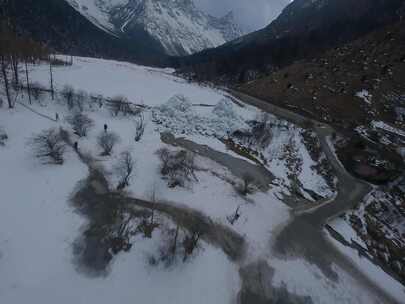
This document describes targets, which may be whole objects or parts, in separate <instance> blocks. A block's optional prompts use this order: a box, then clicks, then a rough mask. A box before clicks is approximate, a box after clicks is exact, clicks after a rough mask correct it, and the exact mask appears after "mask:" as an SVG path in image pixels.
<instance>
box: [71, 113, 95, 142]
mask: <svg viewBox="0 0 405 304" xmlns="http://www.w3.org/2000/svg"><path fill="white" fill-rule="evenodd" d="M66 121H67V122H68V123H69V124H70V126H71V127H72V129H73V131H74V132H75V134H76V135H78V136H79V137H85V136H87V133H88V131H89V130H90V129H91V128H92V127H93V126H94V121H93V120H92V119H91V118H90V117H88V116H87V115H85V114H83V113H80V112H76V113H74V114H72V115H70V116H68V117H67V118H66Z"/></svg>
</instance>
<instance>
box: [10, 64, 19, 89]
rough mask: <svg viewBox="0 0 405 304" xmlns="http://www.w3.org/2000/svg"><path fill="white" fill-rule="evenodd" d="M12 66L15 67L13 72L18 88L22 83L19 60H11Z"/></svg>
mask: <svg viewBox="0 0 405 304" xmlns="http://www.w3.org/2000/svg"><path fill="white" fill-rule="evenodd" d="M11 65H12V67H13V72H14V83H15V85H16V86H18V85H19V83H20V77H19V73H18V58H16V57H13V58H12V60H11Z"/></svg>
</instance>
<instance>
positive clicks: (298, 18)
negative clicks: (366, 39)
mask: <svg viewBox="0 0 405 304" xmlns="http://www.w3.org/2000/svg"><path fill="white" fill-rule="evenodd" d="M404 2H405V0H356V1H353V0H295V1H293V2H291V4H289V5H288V6H287V7H286V8H285V9H284V10H283V12H282V13H281V15H280V16H279V17H278V18H277V19H276V20H274V21H273V22H272V23H271V24H270V25H269V26H267V27H266V28H264V29H262V30H259V31H257V32H254V33H251V34H248V35H246V36H243V37H241V38H240V39H236V40H234V41H231V42H229V43H227V44H225V45H222V46H220V47H218V48H215V49H210V50H204V51H202V52H200V53H197V54H194V55H192V56H188V57H186V58H179V59H178V60H177V61H176V62H175V64H176V65H177V66H178V67H182V68H183V70H184V71H189V72H190V71H191V72H193V73H197V74H198V75H199V78H205V79H214V78H217V79H218V78H220V77H226V78H231V79H233V80H239V81H246V80H248V79H247V78H248V77H246V73H247V72H249V71H251V70H256V71H257V70H258V71H261V72H263V73H267V72H268V71H270V70H272V69H274V68H277V67H279V66H285V65H287V64H289V63H292V62H293V61H295V60H297V59H300V58H304V57H308V56H312V55H313V54H314V53H319V52H321V51H323V50H325V49H328V48H330V47H334V46H336V45H339V44H341V43H345V42H347V41H350V40H353V39H356V38H358V37H360V36H361V35H364V34H366V33H369V32H371V31H373V30H375V29H377V28H379V27H381V26H384V25H386V24H389V23H392V22H395V21H397V20H399V18H400V17H399V13H398V11H399V9H400V7H401V5H403V3H404Z"/></svg>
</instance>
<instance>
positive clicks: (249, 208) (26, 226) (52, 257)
mask: <svg viewBox="0 0 405 304" xmlns="http://www.w3.org/2000/svg"><path fill="white" fill-rule="evenodd" d="M31 69H32V70H31V73H30V77H31V78H32V80H33V81H35V82H38V83H41V84H42V85H44V86H46V87H48V86H49V74H48V73H49V66H47V65H40V66H34V67H31ZM54 81H55V85H56V88H57V89H58V90H61V89H62V88H63V87H64V86H65V85H71V86H72V87H73V88H74V89H75V90H84V91H86V92H87V93H88V94H89V95H98V94H101V95H103V96H104V97H105V98H111V97H113V96H115V95H123V96H126V97H127V98H128V100H130V101H131V102H133V103H137V104H142V105H144V106H146V110H145V111H144V117H145V121H146V129H145V134H144V136H143V137H142V139H141V140H140V141H139V142H136V141H135V140H134V136H135V123H136V120H137V119H139V117H134V116H130V115H129V116H123V115H118V116H116V117H115V116H112V115H111V113H110V111H109V110H108V109H107V107H106V105H104V106H103V107H102V108H99V107H98V106H94V105H93V106H91V107H90V106H89V104H90V103H89V104H86V105H85V109H84V113H85V114H86V115H88V116H89V117H90V118H91V119H92V120H93V121H94V126H93V128H92V129H91V130H90V131H89V133H88V134H87V136H86V137H84V138H78V137H76V135H74V134H73V133H72V134H71V135H72V136H73V138H74V140H75V141H77V142H78V147H79V150H80V151H82V152H86V153H89V154H91V155H92V156H93V157H94V158H95V159H96V160H97V161H98V163H100V164H101V165H102V166H103V167H104V168H105V172H106V174H107V178H108V180H109V182H110V183H111V186H112V187H116V185H117V176H116V175H115V173H114V170H113V168H114V165H115V164H116V163H117V161H118V159H119V156H120V153H121V152H123V151H129V152H130V153H131V155H132V157H133V158H134V160H135V174H134V176H133V179H132V180H131V183H130V186H129V187H128V188H127V189H126V191H127V193H128V195H129V196H131V197H135V198H140V199H144V200H149V199H150V198H151V193H152V192H155V195H156V198H157V200H159V201H162V202H166V203H167V204H174V205H178V206H187V207H190V208H192V209H195V210H199V211H201V212H203V213H204V214H205V215H207V216H209V217H210V218H211V219H213V220H214V221H216V222H218V223H220V224H222V225H225V226H228V227H229V228H231V229H232V230H234V231H236V232H237V233H239V234H240V235H241V236H243V237H244V238H245V241H246V243H247V247H248V250H247V256H246V257H245V262H252V261H255V260H257V259H265V260H267V261H268V263H269V265H270V266H271V267H274V268H275V271H276V273H275V284H277V285H284V284H286V287H287V289H288V290H289V291H290V292H293V293H295V292H298V293H299V294H300V295H311V296H313V300H314V303H334V302H335V301H336V299H345V301H346V302H345V303H361V301H360V300H359V299H360V298H361V297H360V298H359V297H357V296H354V295H356V294H358V293H359V294H362V291H361V290H360V287H357V286H356V285H355V284H352V285H350V286H349V285H348V284H347V283H345V280H342V281H341V282H335V283H334V284H332V285H331V284H330V282H329V281H328V279H327V278H325V277H323V275H322V273H320V272H319V271H318V270H317V269H314V266H312V265H309V264H307V263H304V262H303V261H301V260H295V261H294V262H293V263H294V267H291V266H290V265H291V264H289V263H290V262H289V261H281V260H277V259H273V257H272V256H271V250H270V248H271V244H272V242H273V241H274V236H275V235H276V232H277V231H279V230H280V229H281V228H282V227H283V226H285V225H287V223H288V221H289V219H290V216H291V215H290V208H289V207H288V206H287V205H286V204H285V203H284V202H283V197H284V195H288V194H290V193H292V192H291V191H290V187H291V185H292V182H291V175H296V176H297V178H298V180H299V187H300V192H301V194H302V196H303V197H305V198H308V200H310V195H309V193H306V192H305V190H311V191H312V192H314V193H317V194H318V195H320V196H323V197H325V198H327V197H331V196H332V195H333V190H332V189H330V188H329V187H328V185H327V183H326V181H325V179H324V178H323V177H322V176H321V175H320V174H319V172H317V169H316V167H315V164H316V163H315V161H314V160H312V159H311V156H310V153H309V152H308V151H307V148H306V147H305V145H304V142H303V139H302V135H301V133H300V129H299V128H297V127H295V126H292V125H289V126H288V127H287V128H278V127H275V128H274V129H273V130H272V135H273V136H272V140H271V142H270V144H269V146H268V147H266V148H265V149H263V151H262V152H263V154H264V155H265V156H266V157H268V159H269V163H268V164H267V165H266V167H267V169H268V170H269V171H270V172H271V173H272V174H273V175H274V177H275V183H274V184H272V185H270V187H269V190H268V191H266V192H263V191H259V190H256V191H254V192H253V193H252V194H248V195H246V196H243V195H240V194H239V193H238V191H236V190H235V186H234V185H235V184H236V185H238V184H241V183H242V181H241V179H240V177H236V176H234V175H233V174H232V173H231V171H230V170H229V168H226V167H224V166H221V165H219V164H218V163H217V162H216V161H215V160H212V159H208V158H206V157H202V156H196V160H195V162H196V165H197V167H198V170H196V181H194V182H190V183H188V184H187V185H186V187H184V188H179V187H177V188H169V187H168V185H167V181H166V180H164V179H162V177H161V174H160V160H159V158H158V156H157V155H156V153H155V152H156V151H157V150H158V149H160V148H163V147H167V148H169V149H170V150H176V149H177V150H178V149H179V148H175V147H171V146H168V145H166V144H164V143H162V142H161V139H160V132H162V131H170V132H172V133H174V135H175V136H178V137H185V138H186V139H188V140H191V141H193V142H195V143H197V144H200V145H207V146H209V147H210V148H212V149H214V150H216V151H220V152H224V153H227V155H229V157H234V158H236V159H244V158H243V157H242V156H240V155H238V154H236V153H235V152H232V151H229V150H227V148H226V146H225V145H224V144H223V143H222V142H221V141H220V140H219V139H218V138H217V137H216V136H226V135H227V134H229V133H230V132H233V131H235V130H238V129H241V130H244V129H248V128H249V126H248V124H247V122H248V121H249V120H253V119H256V117H258V116H259V115H260V114H261V113H260V111H259V110H257V109H255V108H253V107H250V106H244V107H239V106H238V105H236V104H234V103H232V102H231V101H230V100H229V99H228V98H227V97H226V94H225V93H223V92H221V91H218V90H215V89H211V88H208V87H201V86H198V85H196V84H190V83H188V82H186V81H185V80H183V79H181V78H178V77H176V76H174V75H173V71H171V70H168V69H166V70H161V69H154V68H149V67H142V66H137V65H132V64H129V63H123V62H116V61H106V60H98V59H91V58H75V59H74V64H73V66H66V67H57V68H54ZM173 96H177V97H175V98H174V99H173ZM179 101H180V103H179ZM19 102H21V103H24V104H27V96H26V95H25V96H20V97H19ZM31 107H32V109H34V110H35V111H36V112H39V113H41V114H43V115H47V116H49V117H51V118H54V117H55V113H58V114H59V118H60V119H59V121H57V122H55V121H52V120H49V119H46V118H44V117H42V116H39V115H38V114H36V113H34V112H32V111H30V110H29V109H27V108H25V107H22V106H21V105H20V104H17V105H16V108H15V109H14V110H8V109H6V108H2V109H0V127H3V129H4V130H5V131H6V132H7V134H8V136H9V139H8V140H7V141H6V145H5V146H4V147H2V146H0V185H1V195H2V199H1V203H0V270H1V271H0V302H1V303H11V304H14V303H23V302H27V301H31V302H33V303H54V302H58V303H96V302H97V303H100V304H102V303H111V302H113V301H118V302H119V303H133V302H134V301H135V302H137V301H139V302H140V303H178V304H181V303H235V301H236V300H235V299H236V295H237V292H238V291H239V289H240V286H241V282H240V279H239V274H238V270H239V267H240V266H241V265H237V263H233V262H231V261H230V260H229V259H228V258H227V256H226V255H225V254H224V253H223V252H222V251H220V250H219V249H217V248H214V247H212V246H211V245H208V244H206V243H203V245H202V250H199V252H198V254H197V256H196V257H195V258H193V259H191V260H190V261H188V262H187V263H184V264H181V265H180V266H178V267H175V268H173V269H164V268H152V267H151V266H150V265H148V262H147V256H148V254H150V253H151V252H153V251H154V250H156V248H157V247H158V246H159V242H160V241H161V236H160V235H159V234H157V235H156V236H155V237H154V238H153V239H152V240H150V239H142V238H136V240H135V245H134V249H132V250H131V251H129V252H123V253H120V254H118V255H117V256H115V257H114V260H113V263H112V266H111V271H110V272H109V273H108V275H107V276H105V277H95V278H94V277H88V276H86V275H83V274H82V273H80V272H77V270H76V268H75V266H74V265H73V263H72V260H73V256H72V255H73V254H72V243H73V241H74V240H75V239H76V238H77V237H78V236H79V235H80V233H81V231H82V228H83V225H85V224H86V220H85V219H84V218H83V217H82V216H81V215H79V214H77V213H76V212H75V209H74V207H73V206H72V205H71V204H70V203H69V198H70V196H71V195H72V194H73V193H74V191H75V189H76V188H77V183H78V182H79V181H80V180H82V179H84V178H85V177H86V176H87V174H88V171H87V168H86V166H85V165H84V164H83V163H81V161H80V160H79V159H78V158H77V156H76V154H75V153H74V151H73V150H72V149H68V151H67V154H66V161H65V163H64V164H63V165H62V166H55V165H53V166H52V165H42V164H40V163H39V161H38V160H37V159H35V158H34V157H33V154H32V151H31V148H30V147H29V146H27V140H28V139H29V138H30V137H31V136H32V135H33V134H34V133H38V132H40V131H41V130H44V129H47V128H50V127H63V128H65V129H69V125H68V123H67V122H66V117H68V116H69V115H71V112H69V110H68V109H67V107H66V105H64V104H63V102H62V99H61V98H60V97H58V98H57V100H56V101H52V100H51V99H50V98H49V96H47V97H46V98H45V99H44V100H43V101H42V102H41V104H39V103H38V102H34V104H33V105H32V106H31ZM157 117H158V118H159V120H160V123H157V120H156V118H157ZM272 119H273V120H274V123H275V125H276V126H278V125H283V124H286V123H283V122H280V121H278V120H277V119H276V118H275V117H273V118H272ZM176 122H177V124H176ZM104 124H107V125H108V131H109V132H115V133H117V134H118V135H119V137H120V141H119V143H118V144H117V145H116V147H114V150H113V153H112V155H111V156H100V152H101V151H100V149H99V148H98V147H97V143H96V137H97V135H98V134H100V132H103V126H104ZM287 147H289V148H291V149H289V150H288V151H290V152H291V150H292V153H291V154H288V157H286V154H287V153H288V151H287ZM245 160H246V161H248V162H250V163H253V164H254V162H252V161H251V160H247V159H245ZM292 160H293V161H292ZM238 208H239V209H238ZM236 210H239V213H240V217H239V218H238V219H237V220H236V221H235V222H234V223H233V224H231V223H230V221H229V218H231V217H232V216H233V215H234V214H235V212H236ZM272 264H273V265H272ZM297 269H299V270H300V272H301V273H302V274H303V275H302V277H301V276H295V274H296V272H297ZM342 276H344V273H342ZM294 278H295V279H294ZM301 278H302V279H304V281H305V282H301V283H300V279H301ZM325 286H326V287H325ZM349 287H350V288H349ZM337 295H339V296H337ZM361 299H363V298H361Z"/></svg>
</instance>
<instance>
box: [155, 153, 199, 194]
mask: <svg viewBox="0 0 405 304" xmlns="http://www.w3.org/2000/svg"><path fill="white" fill-rule="evenodd" d="M157 155H158V156H159V159H160V161H161V173H162V175H163V176H164V177H167V179H168V186H169V187H170V188H174V187H176V186H180V187H184V186H185V184H186V182H188V181H192V180H197V178H196V176H195V173H194V171H195V164H194V154H193V153H191V152H188V151H185V150H180V151H174V152H171V151H169V150H168V149H167V148H162V149H159V150H158V151H157Z"/></svg>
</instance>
